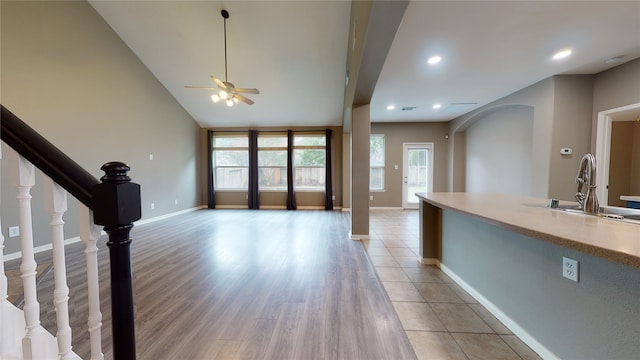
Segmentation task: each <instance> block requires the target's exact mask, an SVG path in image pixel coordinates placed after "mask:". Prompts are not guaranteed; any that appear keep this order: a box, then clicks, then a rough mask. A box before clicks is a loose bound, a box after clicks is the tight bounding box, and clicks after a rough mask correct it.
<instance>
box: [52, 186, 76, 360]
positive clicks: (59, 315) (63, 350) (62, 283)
mask: <svg viewBox="0 0 640 360" xmlns="http://www.w3.org/2000/svg"><path fill="white" fill-rule="evenodd" d="M45 209H46V210H47V212H48V213H49V215H50V216H51V222H50V223H49V225H51V241H52V244H53V275H54V283H55V288H54V291H53V304H54V306H55V308H56V327H57V329H58V331H57V332H56V338H57V341H58V354H59V355H60V359H62V360H67V359H75V355H74V354H73V353H72V352H71V326H69V287H68V286H67V265H66V261H65V257H64V227H63V226H64V221H63V220H62V217H63V215H64V213H65V212H67V191H66V190H64V189H63V188H62V187H61V186H60V185H58V184H56V183H54V182H53V180H51V179H49V178H48V179H47V183H46V185H45Z"/></svg>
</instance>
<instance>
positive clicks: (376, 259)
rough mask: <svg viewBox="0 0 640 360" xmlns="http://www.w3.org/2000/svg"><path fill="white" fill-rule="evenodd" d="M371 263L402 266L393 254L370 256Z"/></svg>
mask: <svg viewBox="0 0 640 360" xmlns="http://www.w3.org/2000/svg"><path fill="white" fill-rule="evenodd" d="M369 258H370V259H371V263H373V265H374V266H386V267H398V268H399V267H400V264H398V262H397V261H396V260H395V259H394V258H393V256H377V255H371V256H369Z"/></svg>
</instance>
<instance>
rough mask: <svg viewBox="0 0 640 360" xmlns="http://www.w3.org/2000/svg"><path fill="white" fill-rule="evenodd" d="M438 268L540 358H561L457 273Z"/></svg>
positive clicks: (441, 267)
mask: <svg viewBox="0 0 640 360" xmlns="http://www.w3.org/2000/svg"><path fill="white" fill-rule="evenodd" d="M438 263H439V264H438V266H439V267H440V269H441V270H442V272H444V273H445V274H447V275H449V277H450V278H451V279H453V281H455V282H456V283H457V284H458V285H460V286H461V287H462V288H463V289H464V290H465V291H466V292H468V293H469V295H471V296H472V297H473V298H474V299H476V300H478V302H479V303H480V304H482V306H484V307H485V308H486V309H487V310H488V311H489V312H490V313H491V314H493V316H495V317H496V318H497V319H498V320H500V322H502V323H503V324H504V325H505V326H506V327H507V328H509V330H511V331H512V332H513V333H514V334H515V335H516V336H518V338H520V340H522V341H523V342H524V343H525V344H527V345H528V346H529V347H530V348H531V349H532V350H533V351H535V352H536V353H538V355H540V357H542V358H543V359H546V360H559V359H560V357H558V356H557V355H555V354H554V353H552V352H551V351H550V350H549V349H547V348H546V347H545V346H544V345H542V344H541V343H540V342H539V341H538V340H536V339H535V338H534V337H533V336H531V334H529V333H528V332H527V331H526V330H524V329H523V328H522V327H521V326H520V325H518V323H516V322H515V321H513V319H511V318H510V317H509V316H508V315H507V314H505V313H503V312H502V311H501V310H500V309H498V307H497V306H496V305H495V304H493V303H492V302H491V301H489V300H488V299H487V298H485V297H484V296H482V294H480V293H479V292H478V291H476V289H474V288H473V287H471V285H469V284H467V283H466V282H465V281H464V280H462V278H460V277H459V276H458V275H457V274H456V273H454V272H453V271H451V269H449V268H448V267H447V266H446V265H444V264H442V263H440V262H438Z"/></svg>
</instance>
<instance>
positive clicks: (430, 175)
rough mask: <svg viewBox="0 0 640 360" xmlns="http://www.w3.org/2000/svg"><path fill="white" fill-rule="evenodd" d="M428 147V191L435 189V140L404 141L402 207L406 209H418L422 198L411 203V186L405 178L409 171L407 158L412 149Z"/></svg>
mask: <svg viewBox="0 0 640 360" xmlns="http://www.w3.org/2000/svg"><path fill="white" fill-rule="evenodd" d="M412 148H416V149H427V151H428V153H427V155H428V156H429V159H428V160H427V192H432V191H433V159H434V155H433V153H434V152H435V150H434V148H435V145H434V143H433V142H406V143H402V179H403V180H402V207H403V208H404V209H417V208H419V205H420V199H418V202H417V203H415V204H414V203H409V202H408V201H407V200H408V197H409V194H408V191H409V187H408V185H407V182H406V181H405V180H404V179H406V177H407V171H408V167H409V159H408V158H407V153H408V151H409V150H410V149H412Z"/></svg>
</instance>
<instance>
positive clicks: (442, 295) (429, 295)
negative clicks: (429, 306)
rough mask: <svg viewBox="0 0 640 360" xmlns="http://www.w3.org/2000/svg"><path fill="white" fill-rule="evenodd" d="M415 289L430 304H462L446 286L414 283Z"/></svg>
mask: <svg viewBox="0 0 640 360" xmlns="http://www.w3.org/2000/svg"><path fill="white" fill-rule="evenodd" d="M415 285H416V288H417V289H418V291H420V294H421V295H422V297H424V299H425V301H427V302H430V303H463V302H464V301H462V299H460V297H458V295H456V293H455V292H453V290H451V288H450V287H449V286H448V285H447V284H436V283H416V284H415Z"/></svg>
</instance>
